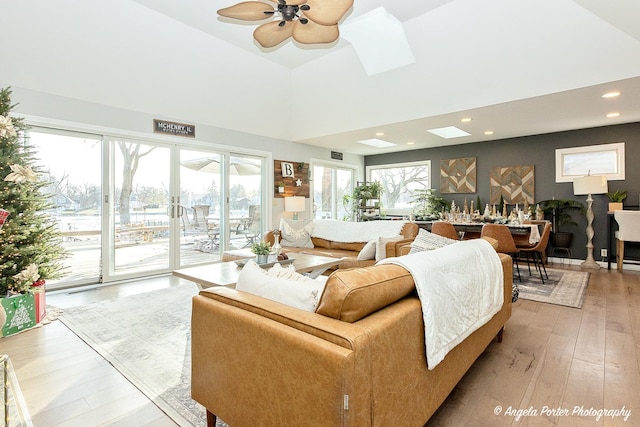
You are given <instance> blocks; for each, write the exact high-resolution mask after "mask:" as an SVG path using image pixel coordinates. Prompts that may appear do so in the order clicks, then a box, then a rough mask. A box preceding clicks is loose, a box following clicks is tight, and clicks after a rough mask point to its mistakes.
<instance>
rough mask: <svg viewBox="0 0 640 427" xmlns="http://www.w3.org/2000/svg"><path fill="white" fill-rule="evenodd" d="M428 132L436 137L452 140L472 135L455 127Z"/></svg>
mask: <svg viewBox="0 0 640 427" xmlns="http://www.w3.org/2000/svg"><path fill="white" fill-rule="evenodd" d="M427 132H431V133H432V134H434V135H438V136H439V137H441V138H445V139H450V138H460V137H463V136H469V135H471V134H470V133H468V132H465V131H463V130H462V129H459V128H457V127H455V126H447V127H443V128H436V129H429V130H427Z"/></svg>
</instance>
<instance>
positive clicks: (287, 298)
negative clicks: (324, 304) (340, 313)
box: [236, 260, 325, 312]
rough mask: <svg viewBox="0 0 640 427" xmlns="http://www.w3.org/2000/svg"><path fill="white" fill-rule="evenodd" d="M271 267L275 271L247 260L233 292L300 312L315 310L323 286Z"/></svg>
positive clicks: (280, 268) (318, 281)
mask: <svg viewBox="0 0 640 427" xmlns="http://www.w3.org/2000/svg"><path fill="white" fill-rule="evenodd" d="M276 266H277V267H276ZM274 267H275V270H274V269H273V268H272V269H270V271H266V270H264V269H262V268H260V266H258V264H256V263H255V261H253V260H249V261H247V263H246V264H245V266H244V267H243V269H242V271H241V272H240V275H239V276H238V282H237V284H236V289H237V290H239V291H243V292H248V293H251V294H254V295H258V296H261V297H264V298H267V299H270V300H272V301H277V302H279V303H282V304H286V305H289V306H291V307H295V308H299V309H301V310H305V311H311V312H313V311H315V309H316V306H317V305H318V301H319V299H320V296H321V295H322V291H323V290H324V285H325V283H324V282H323V281H320V280H313V279H311V278H310V277H307V276H303V275H301V274H299V273H296V272H295V271H287V270H288V269H286V268H282V267H281V266H280V264H275V265H274ZM271 270H274V271H271Z"/></svg>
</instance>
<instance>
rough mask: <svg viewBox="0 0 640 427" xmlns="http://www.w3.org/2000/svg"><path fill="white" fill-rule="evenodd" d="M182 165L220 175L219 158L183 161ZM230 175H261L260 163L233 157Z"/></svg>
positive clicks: (230, 164)
mask: <svg viewBox="0 0 640 427" xmlns="http://www.w3.org/2000/svg"><path fill="white" fill-rule="evenodd" d="M180 164H181V165H182V166H184V167H186V168H189V169H193V170H196V171H200V172H209V173H220V158H219V157H213V156H212V157H200V158H197V159H191V160H183V161H182V162H180ZM229 173H230V174H231V175H260V162H259V161H258V160H251V159H241V158H238V157H232V158H231V162H230V163H229Z"/></svg>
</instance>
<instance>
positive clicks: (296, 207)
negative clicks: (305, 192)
mask: <svg viewBox="0 0 640 427" xmlns="http://www.w3.org/2000/svg"><path fill="white" fill-rule="evenodd" d="M284 210H285V211H287V212H293V219H294V220H296V221H297V220H298V212H304V211H305V202H304V197H303V196H291V197H285V198H284Z"/></svg>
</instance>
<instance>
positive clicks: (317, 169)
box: [313, 163, 355, 220]
mask: <svg viewBox="0 0 640 427" xmlns="http://www.w3.org/2000/svg"><path fill="white" fill-rule="evenodd" d="M354 175H355V169H353V168H347V167H340V166H336V165H332V164H322V163H320V164H315V163H314V165H313V217H314V218H315V219H340V220H342V219H345V218H348V217H349V212H348V211H347V209H346V208H345V206H344V203H343V199H344V196H345V195H346V194H351V190H352V188H353V183H354Z"/></svg>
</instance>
